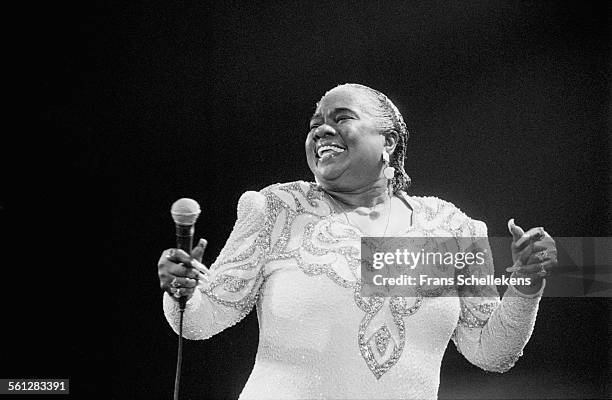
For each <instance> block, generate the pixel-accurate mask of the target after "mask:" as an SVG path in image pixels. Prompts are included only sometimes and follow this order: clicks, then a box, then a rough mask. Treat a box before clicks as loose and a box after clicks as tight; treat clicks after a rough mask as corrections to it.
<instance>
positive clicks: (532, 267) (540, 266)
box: [519, 260, 555, 276]
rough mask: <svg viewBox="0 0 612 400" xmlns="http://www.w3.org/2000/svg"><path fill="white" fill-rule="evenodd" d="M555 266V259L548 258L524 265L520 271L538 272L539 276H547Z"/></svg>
mask: <svg viewBox="0 0 612 400" xmlns="http://www.w3.org/2000/svg"><path fill="white" fill-rule="evenodd" d="M554 266H555V261H554V260H546V261H543V262H539V263H537V264H528V265H523V266H522V267H521V269H520V270H519V271H520V272H521V273H524V274H536V275H539V276H546V275H548V273H549V272H550V270H551V269H552V268H553V267H554Z"/></svg>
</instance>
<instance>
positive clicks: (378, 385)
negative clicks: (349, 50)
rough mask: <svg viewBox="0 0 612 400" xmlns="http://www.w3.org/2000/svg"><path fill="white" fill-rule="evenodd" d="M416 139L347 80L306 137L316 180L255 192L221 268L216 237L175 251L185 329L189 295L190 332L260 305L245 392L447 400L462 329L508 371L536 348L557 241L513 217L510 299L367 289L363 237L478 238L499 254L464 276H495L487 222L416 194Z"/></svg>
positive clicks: (384, 101)
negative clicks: (408, 165)
mask: <svg viewBox="0 0 612 400" xmlns="http://www.w3.org/2000/svg"><path fill="white" fill-rule="evenodd" d="M407 139H408V132H407V130H406V125H405V123H404V121H403V118H402V116H401V114H400V113H399V111H398V110H397V108H396V107H395V106H394V105H393V103H392V102H391V101H390V100H389V99H388V98H387V97H386V96H385V95H383V94H382V93H380V92H378V91H376V90H374V89H371V88H368V87H366V86H362V85H356V84H346V85H341V86H338V87H336V88H334V89H332V90H330V91H329V92H327V93H326V94H325V96H323V98H322V99H321V100H320V102H319V103H318V104H317V108H316V112H315V114H314V115H313V116H312V119H311V122H310V131H309V133H308V136H307V138H306V143H305V150H306V159H307V162H308V165H309V167H310V169H311V171H312V173H313V175H314V178H315V182H302V181H299V182H291V183H284V184H275V185H271V186H269V187H266V188H264V189H262V190H261V191H259V192H246V193H244V194H243V195H242V197H241V198H240V200H239V202H238V218H237V221H236V225H235V226H234V229H233V231H232V233H231V235H230V237H229V239H228V241H227V243H226V245H225V247H224V248H223V250H222V251H221V253H220V254H219V257H218V258H217V260H216V261H215V262H214V264H213V265H212V266H211V267H210V269H208V268H206V267H205V266H203V265H202V264H201V262H200V261H201V259H202V254H203V252H204V246H205V242H201V245H199V246H198V247H196V249H194V251H193V252H192V254H191V255H188V254H186V253H184V252H182V251H180V250H176V249H170V250H166V251H164V252H163V253H162V256H161V258H160V261H159V264H158V272H159V278H160V284H161V287H162V288H163V289H164V290H165V292H166V293H165V294H164V312H165V315H166V318H167V320H168V322H169V323H170V325H171V326H172V327H173V328H174V329H175V331H177V332H178V321H179V307H178V299H180V298H187V299H189V300H188V302H187V309H186V311H185V329H184V331H183V334H184V336H185V337H186V338H189V339H207V338H209V337H211V336H213V335H215V334H217V333H219V332H220V331H222V330H224V329H225V328H227V327H230V326H232V325H234V324H236V323H238V322H239V321H240V320H241V319H242V318H244V316H245V315H247V314H248V313H249V312H250V311H251V309H252V307H253V306H254V305H255V304H256V305H257V309H258V318H259V326H260V337H259V347H258V351H257V357H256V361H255V365H254V367H253V371H252V373H251V375H250V377H249V379H248V381H247V383H246V386H245V387H244V389H243V391H242V394H241V397H240V398H242V399H251V398H252V399H268V398H270V399H308V398H347V399H348V398H350V399H357V398H364V399H383V398H389V399H391V398H392V399H397V398H415V399H425V398H428V399H429V398H436V397H437V392H438V386H439V379H440V378H439V377H440V365H441V362H442V357H443V355H444V351H445V349H446V347H447V345H448V343H449V342H450V340H451V339H452V340H453V341H454V343H455V344H456V346H457V348H458V350H459V351H460V352H461V353H462V354H463V355H464V356H465V357H466V358H467V359H468V360H469V361H470V362H471V363H473V364H475V365H477V366H479V367H481V368H483V369H485V370H488V371H495V372H505V371H507V370H508V369H510V368H511V367H512V366H513V365H514V363H515V362H516V360H517V359H518V358H519V356H520V355H521V354H522V350H523V348H524V346H525V344H526V343H527V341H528V340H529V338H530V336H531V332H532V329H533V326H534V323H535V318H536V314H537V310H538V304H539V301H540V298H541V295H542V292H543V290H544V286H545V282H544V279H543V277H544V276H545V275H547V274H549V273H550V272H551V271H554V270H555V268H556V264H557V263H556V248H555V243H554V241H553V240H552V238H551V237H550V236H549V235H548V234H547V233H546V232H545V231H544V230H543V229H542V228H534V229H531V230H529V231H527V232H524V231H523V230H522V229H521V228H520V227H518V226H517V225H515V224H514V222H513V221H512V220H511V221H509V226H508V227H509V230H510V233H511V234H512V236H513V243H512V253H513V259H514V261H515V264H514V266H512V268H511V270H512V272H513V276H516V277H529V278H530V280H529V282H530V284H529V285H523V286H512V285H511V286H509V289H508V290H507V291H506V293H505V295H504V297H503V299H501V300H500V298H499V295H498V292H497V289H496V287H495V286H493V285H482V286H478V285H474V286H465V287H462V286H458V285H450V284H449V285H445V286H443V287H442V288H437V289H431V288H428V287H427V286H418V285H417V286H415V287H414V288H413V289H412V291H411V292H408V293H406V296H405V297H403V296H388V297H385V296H381V295H374V296H365V295H363V294H362V293H363V292H362V289H363V285H364V282H363V280H362V276H361V239H362V238H363V237H372V236H374V237H404V236H405V237H431V236H443V237H451V238H456V239H459V238H467V239H468V241H469V242H470V247H471V248H473V250H474V249H475V250H477V251H480V252H482V254H485V255H486V257H485V258H484V262H483V263H482V264H479V265H473V266H470V267H465V268H463V269H462V273H463V274H472V275H474V276H486V275H491V274H492V273H493V261H492V258H491V252H490V248H489V244H488V242H487V241H486V240H485V241H482V240H476V239H477V238H483V237H485V238H486V236H487V230H486V225H485V224H484V223H482V222H480V221H476V220H473V219H471V218H469V217H468V216H466V215H465V214H464V213H462V212H461V211H460V210H459V209H458V208H457V207H455V206H454V205H452V204H451V203H448V202H446V201H443V200H440V199H437V198H435V197H415V196H409V195H408V194H407V193H406V189H407V188H408V186H409V183H410V179H409V178H408V176H407V174H406V173H405V171H404V157H405V153H406V144H407ZM415 250H416V251H418V249H415ZM187 266H190V267H187ZM191 267H193V268H191ZM526 281H527V280H526ZM449 282H450V281H449Z"/></svg>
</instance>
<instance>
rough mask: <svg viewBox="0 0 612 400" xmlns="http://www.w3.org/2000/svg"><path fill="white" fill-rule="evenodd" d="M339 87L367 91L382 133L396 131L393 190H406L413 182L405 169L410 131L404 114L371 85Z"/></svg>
mask: <svg viewBox="0 0 612 400" xmlns="http://www.w3.org/2000/svg"><path fill="white" fill-rule="evenodd" d="M339 87H351V88H355V89H359V90H361V91H363V92H365V93H366V94H367V95H368V96H369V97H370V98H371V99H372V100H374V104H375V106H376V108H377V109H378V121H379V124H380V127H381V130H382V134H383V135H385V137H387V136H388V135H389V134H390V133H392V132H395V133H396V135H397V144H396V146H395V150H394V151H393V154H391V157H390V160H389V165H390V166H391V167H393V168H395V175H394V177H393V182H392V185H393V191H394V192H399V191H406V190H407V189H408V187H409V186H410V184H411V183H412V182H411V179H410V177H409V176H408V174H407V173H406V171H405V170H404V158H405V157H406V143H407V142H408V136H409V133H408V129H407V128H406V124H405V123H404V118H403V117H402V114H401V113H400V112H399V110H398V109H397V107H396V106H395V104H393V102H392V101H391V100H389V98H388V97H387V96H385V95H384V94H383V93H381V92H379V91H378V90H376V89H372V88H371V87H368V86H365V85H360V84H358V83H345V84H344V85H338V86H336V88H339ZM334 89H335V88H334ZM332 90H333V89H332ZM330 91H331V90H330ZM330 91H328V92H327V93H329V92H330ZM327 93H325V95H327ZM323 97H325V96H323Z"/></svg>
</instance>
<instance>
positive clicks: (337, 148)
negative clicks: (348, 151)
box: [317, 146, 344, 157]
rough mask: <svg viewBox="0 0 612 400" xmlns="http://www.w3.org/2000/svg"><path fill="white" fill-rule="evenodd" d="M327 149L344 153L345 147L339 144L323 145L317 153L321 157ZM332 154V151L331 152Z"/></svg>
mask: <svg viewBox="0 0 612 400" xmlns="http://www.w3.org/2000/svg"><path fill="white" fill-rule="evenodd" d="M327 151H332V152H334V153H342V152H344V149H343V148H341V147H338V146H321V147H319V150H317V155H318V156H319V157H322V156H323V154H324V153H325V152H327ZM329 154H331V153H329Z"/></svg>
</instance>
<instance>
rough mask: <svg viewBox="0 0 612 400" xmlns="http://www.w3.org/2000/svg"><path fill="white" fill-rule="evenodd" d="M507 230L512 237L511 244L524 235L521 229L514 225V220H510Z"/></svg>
mask: <svg viewBox="0 0 612 400" xmlns="http://www.w3.org/2000/svg"><path fill="white" fill-rule="evenodd" d="M508 230H509V231H510V234H511V235H512V241H513V242H516V241H517V240H519V239H520V238H521V236H523V235H524V234H525V231H523V228H521V227H520V226H518V225H516V224H515V223H514V218H511V219H510V220H509V221H508Z"/></svg>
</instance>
